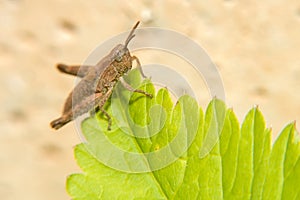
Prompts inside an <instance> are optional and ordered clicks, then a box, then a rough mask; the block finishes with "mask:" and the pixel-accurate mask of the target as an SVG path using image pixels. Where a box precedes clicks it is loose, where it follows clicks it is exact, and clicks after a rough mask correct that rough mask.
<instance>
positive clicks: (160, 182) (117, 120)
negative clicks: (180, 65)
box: [66, 72, 300, 200]
mask: <svg viewBox="0 0 300 200" xmlns="http://www.w3.org/2000/svg"><path fill="white" fill-rule="evenodd" d="M126 80H127V81H128V82H130V84H131V85H132V86H133V87H135V88H139V89H142V90H145V91H146V92H148V93H151V94H153V98H152V99H151V98H148V97H146V96H144V95H142V94H137V93H134V94H132V93H130V92H128V91H125V90H124V89H122V86H120V85H118V86H116V91H115V93H114V94H113V95H112V98H111V101H110V102H108V103H107V105H106V108H107V111H108V113H109V114H110V115H111V116H112V119H113V126H112V131H107V120H106V119H105V117H104V116H103V115H102V114H100V113H97V115H96V116H93V117H90V118H88V119H86V120H85V121H83V123H82V131H83V136H84V137H85V140H86V142H85V143H82V144H79V145H77V146H76V147H75V150H74V152H75V158H76V160H77V163H78V165H79V166H80V168H81V169H82V170H83V173H82V174H72V175H70V176H69V177H68V179H67V183H66V185H67V191H68V193H69V194H70V196H71V197H72V198H73V199H87V200H90V199H299V198H300V187H299V186H298V184H297V183H298V182H299V180H300V161H299V160H300V159H299V158H300V144H299V135H298V132H297V131H296V128H295V124H294V123H292V124H289V125H287V126H286V127H285V128H284V129H283V131H282V132H281V134H280V135H279V137H278V139H277V140H276V142H275V143H274V145H273V147H272V143H271V141H272V139H271V130H270V129H268V128H266V126H265V121H264V118H263V115H262V113H261V112H260V111H259V109H258V108H257V107H254V108H253V109H251V110H250V111H249V113H248V114H247V115H246V117H245V119H244V121H243V123H242V125H241V126H240V125H239V122H238V120H237V118H236V116H235V114H234V112H233V110H232V109H227V108H226V106H225V104H224V103H223V102H222V101H220V100H218V99H213V100H212V101H211V102H210V104H209V106H208V107H207V109H206V111H205V113H204V112H203V111H202V109H201V108H199V107H198V104H197V102H196V101H195V100H194V99H193V98H191V97H189V96H186V95H185V96H182V97H180V98H179V99H178V101H177V102H176V103H175V105H174V104H173V102H172V100H171V97H170V95H169V92H168V90H167V89H160V90H159V91H158V92H157V93H156V92H155V88H154V86H153V85H152V84H151V82H149V81H148V80H146V81H143V82H142V81H141V79H139V78H138V74H137V73H136V72H133V73H130V74H129V76H128V77H127V78H126Z"/></svg>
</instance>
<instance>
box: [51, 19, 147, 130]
mask: <svg viewBox="0 0 300 200" xmlns="http://www.w3.org/2000/svg"><path fill="white" fill-rule="evenodd" d="M138 25H139V21H138V22H137V23H136V24H135V25H134V27H133V28H132V30H131V32H130V33H129V35H128V37H127V39H126V40H125V44H124V45H123V44H118V45H117V46H116V47H114V48H113V49H112V50H111V51H110V53H109V54H108V55H107V56H105V57H104V58H102V59H101V60H100V61H99V62H98V63H97V64H96V65H95V66H87V65H82V66H80V65H65V64H57V68H58V70H59V71H61V72H63V73H66V74H70V75H74V76H79V77H80V78H82V79H81V80H80V82H79V83H78V84H77V85H76V86H75V88H74V89H73V90H72V91H71V93H70V94H69V96H68V97H67V99H66V101H65V104H64V108H63V112H62V115H61V117H59V118H58V119H55V120H53V121H52V122H51V123H50V126H51V127H52V128H54V129H59V128H61V127H62V126H64V125H65V124H67V123H68V122H70V121H72V120H74V119H75V118H77V117H78V116H81V115H83V114H84V113H87V112H89V111H91V110H93V109H94V108H96V109H99V110H100V111H101V112H102V113H103V114H104V115H105V116H106V118H107V120H108V127H107V130H111V124H112V120H111V117H110V115H109V114H108V113H107V112H106V111H105V110H104V108H103V106H104V104H105V102H106V101H107V100H108V99H109V97H110V96H111V94H112V91H113V88H114V86H115V85H116V83H117V82H118V81H119V80H120V81H121V83H122V85H123V86H124V87H125V88H126V89H128V90H130V91H132V92H138V93H141V94H144V95H146V96H148V97H150V98H152V95H151V94H149V93H147V92H145V91H143V90H138V89H133V88H132V87H131V86H130V85H129V84H128V83H126V82H125V80H124V79H122V76H123V75H124V74H126V73H127V72H128V71H129V70H130V69H131V68H132V63H133V61H136V63H137V68H138V69H139V70H140V72H141V74H142V76H143V77H145V75H144V74H143V71H142V69H141V63H140V61H139V59H138V58H137V57H136V56H131V55H130V52H129V50H128V48H127V45H128V43H129V42H130V41H131V39H132V38H133V37H134V36H135V34H134V31H135V29H136V28H137V26H138Z"/></svg>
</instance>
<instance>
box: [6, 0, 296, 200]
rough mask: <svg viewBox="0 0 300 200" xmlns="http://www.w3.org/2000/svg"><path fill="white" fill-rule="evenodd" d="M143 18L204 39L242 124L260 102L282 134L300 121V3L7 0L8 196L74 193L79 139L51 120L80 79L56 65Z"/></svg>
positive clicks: (49, 196) (78, 60)
mask: <svg viewBox="0 0 300 200" xmlns="http://www.w3.org/2000/svg"><path fill="white" fill-rule="evenodd" d="M137 19H141V21H142V25H141V26H142V27H147V26H157V27H162V28H168V29H173V30H176V31H178V32H181V33H183V34H185V35H187V36H189V37H190V38H192V39H193V40H195V41H196V42H198V43H199V44H200V45H202V47H203V48H205V49H206V51H207V53H208V54H209V55H210V57H211V59H212V60H213V61H214V62H215V63H216V64H217V65H218V68H219V71H220V74H221V76H222V79H223V83H224V87H225V91H226V101H227V104H228V106H229V107H233V109H234V110H235V112H236V113H237V116H238V118H239V119H240V120H241V119H243V117H244V115H245V114H246V112H247V111H248V110H249V109H250V108H251V107H252V106H253V105H255V104H257V105H259V107H260V109H261V110H262V112H263V113H264V115H265V118H266V122H267V125H268V126H272V127H273V130H274V132H275V133H274V135H276V134H277V132H278V131H280V129H281V128H282V127H283V126H284V125H285V124H286V123H288V122H291V121H293V120H297V121H300V103H299V102H300V92H299V91H300V57H299V52H300V2H299V1H296V0H291V1H289V2H288V3H287V1H284V0H279V1H276V2H273V1H264V2H261V1H255V2H254V3H250V2H244V3H240V2H238V1H234V0H227V1H209V3H208V2H206V3H191V2H190V1H181V3H174V2H173V1H130V3H126V4H125V3H124V2H123V1H114V3H113V2H111V1H69V0H53V1H37V0H27V1H21V0H14V1H12V0H10V1H9V0H0V72H1V73H0V91H1V93H0V102H1V107H0V133H1V134H0V152H1V154H0V177H1V178H0V196H1V199H6V200H12V199H24V200H25V199H30V200H35V199H45V200H47V199H49V200H50V199H51V200H53V199H69V197H68V195H67V194H66V192H65V179H66V176H67V175H68V174H70V173H73V172H78V171H79V169H78V167H77V166H76V164H75V161H74V159H73V148H72V147H73V146H74V145H76V144H77V143H79V142H80V140H79V138H78V136H77V134H76V132H75V130H74V127H73V125H72V124H70V125H68V126H66V127H64V128H63V129H61V130H59V131H54V130H51V129H50V127H49V121H50V120H52V119H53V118H56V117H58V116H59V113H60V110H61V106H62V103H63V101H64V99H65V97H66V95H67V93H68V92H69V91H70V89H71V88H72V87H73V86H74V78H72V77H71V76H66V75H63V74H59V73H58V72H57V70H56V69H55V67H54V66H55V64H56V63H57V62H64V63H72V64H75V63H82V62H83V61H84V59H85V58H86V57H87V56H88V54H89V53H90V52H91V51H92V50H93V49H94V48H95V47H96V46H97V45H98V44H100V43H101V42H102V41H104V40H105V39H108V38H109V37H111V36H113V35H116V34H118V33H120V32H123V31H126V30H128V29H130V28H131V27H132V24H133V23H134V22H135V21H136V20H137ZM139 57H140V59H141V61H143V59H144V60H146V58H143V55H140V56H139ZM203 104H204V105H206V104H207V102H204V103H203Z"/></svg>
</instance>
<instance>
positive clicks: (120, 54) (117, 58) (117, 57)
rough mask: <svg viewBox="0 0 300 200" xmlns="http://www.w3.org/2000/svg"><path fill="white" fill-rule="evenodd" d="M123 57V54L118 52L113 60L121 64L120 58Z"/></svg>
mask: <svg viewBox="0 0 300 200" xmlns="http://www.w3.org/2000/svg"><path fill="white" fill-rule="evenodd" d="M123 55H124V53H123V52H122V51H119V52H118V53H117V55H116V58H115V60H116V61H117V62H121V61H122V58H123Z"/></svg>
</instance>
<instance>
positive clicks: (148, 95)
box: [120, 78, 153, 98]
mask: <svg viewBox="0 0 300 200" xmlns="http://www.w3.org/2000/svg"><path fill="white" fill-rule="evenodd" d="M120 81H121V84H122V85H123V86H124V88H126V89H127V90H129V91H131V92H137V93H141V94H143V95H146V96H147V97H150V98H152V97H153V96H152V94H149V93H148V92H145V91H144V90H139V89H134V88H132V87H131V85H129V84H128V83H127V82H126V81H125V80H124V79H123V78H121V79H120Z"/></svg>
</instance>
